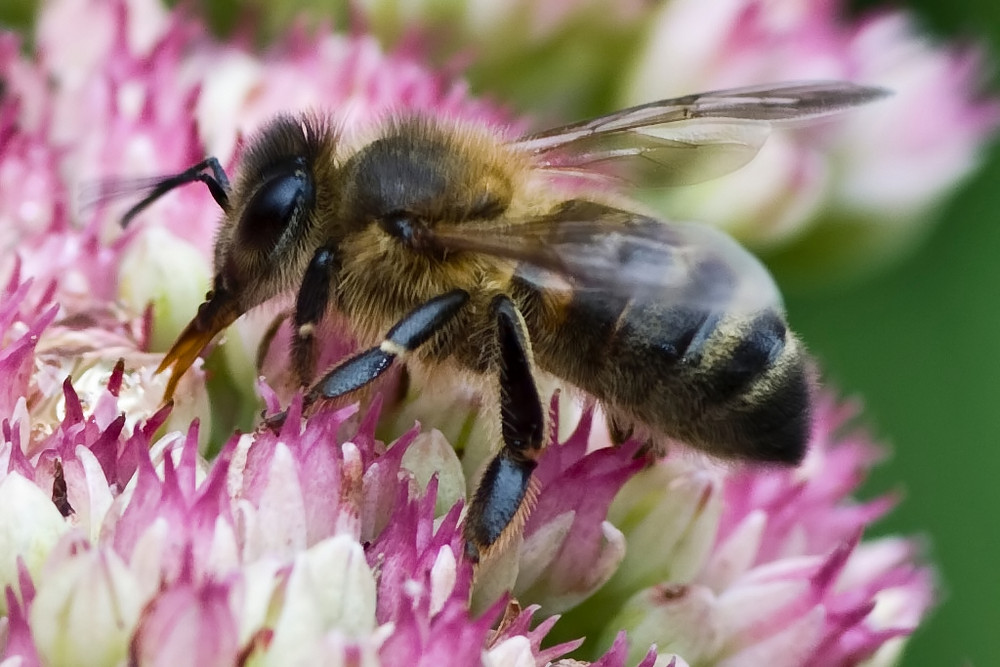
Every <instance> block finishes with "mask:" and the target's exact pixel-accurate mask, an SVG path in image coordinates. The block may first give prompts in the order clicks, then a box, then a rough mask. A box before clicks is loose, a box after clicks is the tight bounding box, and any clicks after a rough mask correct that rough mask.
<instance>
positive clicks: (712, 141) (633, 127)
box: [512, 81, 888, 186]
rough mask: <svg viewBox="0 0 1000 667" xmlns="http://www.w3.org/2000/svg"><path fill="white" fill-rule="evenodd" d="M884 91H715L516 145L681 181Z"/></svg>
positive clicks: (564, 163)
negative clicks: (793, 125) (783, 126)
mask: <svg viewBox="0 0 1000 667" xmlns="http://www.w3.org/2000/svg"><path fill="white" fill-rule="evenodd" d="M887 94H888V91H886V90H884V89H882V88H874V87H868V86H860V85H857V84H853V83H848V82H843V81H809V82H794V83H783V84H777V85H771V86H755V87H750V88H734V89H729V90H718V91H713V92H709V93H700V94H697V95H688V96H685V97H678V98H674V99H669V100H661V101H658V102H650V103H648V104H643V105H640V106H636V107H631V108H629V109H624V110H622V111H618V112H615V113H612V114H609V115H607V116H601V117H599V118H594V119H592V120H587V121H582V122H578V123H573V124H570V125H565V126H563V127H558V128H555V129H551V130H547V131H544V132H540V133H538V134H531V135H527V136H525V137H522V138H521V139H519V140H517V141H515V142H513V144H512V146H513V147H514V148H515V149H516V150H520V151H524V152H527V153H530V154H531V155H533V156H535V158H536V161H537V164H538V166H539V167H540V168H542V169H546V170H554V171H561V172H570V173H584V174H597V175H602V174H603V175H611V176H615V177H619V178H623V179H625V180H628V181H631V182H633V183H635V184H636V185H640V186H663V185H683V184H688V183H695V182H700V181H703V180H707V179H710V178H714V177H717V176H721V175H723V174H725V173H729V172H731V171H733V170H735V169H738V168H739V167H741V166H743V165H744V164H746V163H747V162H749V161H750V160H751V159H752V158H753V157H754V156H755V155H756V154H757V152H758V151H759V150H760V148H761V146H763V144H764V141H765V140H766V139H767V136H768V135H769V134H770V131H771V128H772V126H773V124H774V123H781V122H789V121H796V120H803V119H809V118H816V117H820V116H826V115H830V114H833V113H836V112H839V111H843V110H844V109H848V108H850V107H853V106H857V105H860V104H864V103H867V102H871V101H873V100H876V99H879V98H881V97H884V96H885V95H887Z"/></svg>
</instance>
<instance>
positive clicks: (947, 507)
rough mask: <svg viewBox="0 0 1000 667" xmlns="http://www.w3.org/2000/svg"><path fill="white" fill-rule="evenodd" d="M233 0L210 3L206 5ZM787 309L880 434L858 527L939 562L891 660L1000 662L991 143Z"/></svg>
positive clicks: (968, 10)
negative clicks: (858, 277) (919, 238)
mask: <svg viewBox="0 0 1000 667" xmlns="http://www.w3.org/2000/svg"><path fill="white" fill-rule="evenodd" d="M707 1H711V0H707ZM802 1H803V2H809V0H802ZM33 4H34V3H33V2H30V1H29V0H0V23H7V24H8V25H9V24H11V23H13V24H16V25H20V26H24V25H27V23H28V22H29V21H30V16H31V7H32V6H33ZM240 4H241V3H240V2H239V1H238V0H213V1H212V2H209V3H208V5H209V6H210V8H211V9H212V10H213V13H214V14H215V17H216V18H217V19H218V18H219V16H220V15H221V16H223V17H225V15H227V14H230V12H231V11H232V9H233V8H234V7H235V6H239V5H240ZM289 4H294V3H289ZM307 4H309V3H307ZM853 4H854V6H855V7H856V8H858V9H871V8H876V7H879V6H890V5H888V4H887V3H885V2H881V1H874V0H858V1H856V2H854V3H853ZM906 4H908V5H909V6H910V7H912V8H913V10H914V11H915V13H916V14H917V16H918V19H919V21H921V23H922V24H923V27H924V28H926V29H927V30H929V31H930V32H931V33H933V34H935V35H937V36H939V37H942V38H946V39H948V40H956V39H957V40H974V41H986V42H988V44H989V45H991V46H992V49H993V57H994V58H996V57H997V54H1000V1H998V0H950V2H947V3H946V2H942V1H941V0H909V2H908V3H906ZM286 9H287V6H286ZM220 12H221V14H220ZM230 16H231V14H230ZM223 22H224V19H223ZM994 75H995V72H994ZM994 80H995V77H994ZM993 87H994V89H996V88H998V86H996V85H995V84H994V86H993ZM935 130H936V128H935V127H934V126H932V125H929V126H928V127H927V128H926V131H927V132H934V131H935ZM789 310H790V318H791V321H792V324H793V326H794V327H795V328H796V329H798V331H799V332H800V333H801V334H802V337H803V338H804V339H805V340H806V341H807V344H808V345H809V347H810V348H811V349H812V350H813V352H814V353H815V354H816V355H817V356H818V357H819V358H820V359H821V360H822V362H823V364H824V367H825V369H826V372H827V378H828V380H829V381H831V382H832V383H833V384H834V385H835V386H836V387H838V388H839V389H840V390H841V391H842V392H843V393H845V394H847V395H850V396H856V397H860V398H862V400H863V402H864V405H865V406H866V412H865V421H866V422H867V423H868V424H869V425H870V428H871V430H872V432H873V433H874V434H875V435H876V436H877V437H878V438H879V439H880V440H882V441H884V442H886V443H888V444H889V445H891V447H892V451H893V455H892V457H891V458H890V459H889V460H888V461H887V462H886V463H884V464H883V465H882V466H880V467H879V468H878V469H877V470H876V471H875V473H874V474H873V475H872V477H871V478H870V480H869V481H868V482H867V484H866V486H865V489H864V491H863V494H862V495H864V496H865V497H870V496H871V495H874V494H877V493H880V492H884V491H889V490H895V491H899V490H902V491H903V492H904V499H903V502H902V503H901V504H900V506H899V507H898V508H897V509H896V510H895V511H894V512H893V513H892V515H891V516H890V517H889V518H888V519H887V520H883V521H882V522H880V523H879V524H877V525H875V526H873V527H872V528H871V531H870V535H875V534H892V533H903V534H918V535H924V536H926V537H927V538H928V540H927V541H928V545H929V547H928V555H929V556H930V558H931V559H932V560H933V561H934V562H935V563H936V564H937V566H938V568H939V571H940V579H941V585H942V588H943V599H942V601H941V602H940V604H939V606H938V608H937V609H936V610H935V612H934V613H933V616H932V617H931V618H930V619H929V620H928V622H927V623H926V624H925V625H924V626H923V627H922V628H921V629H920V630H919V632H918V633H917V634H916V636H915V637H914V638H913V639H912V640H911V643H910V645H909V648H908V650H907V654H906V657H905V659H904V661H903V664H904V665H913V666H922V665H928V666H931V665H933V666H935V667H938V666H942V665H946V666H950V665H966V664H972V665H979V666H986V665H1000V521H998V520H997V518H996V516H995V514H994V513H995V512H997V511H998V510H1000V483H998V476H1000V405H998V404H1000V149H998V148H997V147H996V146H994V147H991V149H990V152H989V154H988V161H987V164H986V165H985V168H984V169H982V170H981V171H980V172H979V173H978V174H976V175H975V176H974V178H973V179H971V180H970V182H969V183H967V184H966V185H965V186H964V187H963V188H961V190H960V191H959V192H957V193H956V194H955V195H954V196H953V197H952V198H951V200H950V201H949V202H948V203H947V204H946V205H945V207H944V208H943V209H942V210H941V212H940V220H939V222H938V224H937V226H936V227H934V228H933V229H932V231H931V233H930V235H929V237H928V238H927V239H926V241H925V242H924V243H923V244H922V245H921V246H920V247H919V249H918V250H917V251H916V252H915V253H914V254H912V255H910V256H909V257H907V258H906V259H904V260H903V261H901V262H897V263H896V264H895V265H894V266H892V267H890V268H888V269H885V270H883V271H882V272H880V273H879V274H878V275H876V276H873V277H869V278H868V279H866V280H864V281H862V282H857V283H855V284H852V285H850V286H842V287H840V288H837V289H828V290H826V291H825V292H822V293H812V294H809V295H798V296H796V295H792V296H791V297H790V298H789Z"/></svg>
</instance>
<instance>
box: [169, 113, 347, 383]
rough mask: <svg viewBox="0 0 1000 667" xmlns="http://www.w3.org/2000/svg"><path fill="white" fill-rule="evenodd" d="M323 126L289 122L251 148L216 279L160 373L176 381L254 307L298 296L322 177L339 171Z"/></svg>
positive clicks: (317, 230)
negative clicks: (168, 372)
mask: <svg viewBox="0 0 1000 667" xmlns="http://www.w3.org/2000/svg"><path fill="white" fill-rule="evenodd" d="M332 136H333V135H332V133H330V132H329V131H328V129H327V126H326V125H325V124H324V123H322V122H317V121H315V120H313V119H303V118H293V117H288V116H282V117H279V118H277V119H275V120H274V121H272V122H271V123H269V124H268V125H267V126H266V127H265V128H264V129H263V130H262V131H261V132H260V133H259V134H258V135H257V136H256V137H255V138H253V139H252V140H251V141H250V143H249V144H248V146H247V149H246V151H245V154H244V156H243V159H242V163H241V167H240V171H239V174H238V176H237V178H236V181H235V183H234V185H233V189H232V192H231V193H230V195H229V202H228V206H226V208H225V212H224V216H223V219H222V224H221V225H220V228H219V233H218V236H217V237H216V239H215V258H214V261H215V278H214V281H213V286H212V290H211V291H210V292H209V293H208V294H207V295H206V297H205V302H204V303H202V304H201V306H200V307H199V309H198V313H197V315H195V317H194V319H192V320H191V322H190V323H189V324H188V326H187V328H186V329H185V330H184V331H183V332H182V333H181V335H180V336H179V337H178V339H177V341H176V342H175V343H174V346H173V347H172V348H171V349H170V351H169V352H168V353H167V355H166V357H165V358H164V360H163V363H162V364H161V365H160V370H164V369H166V368H168V367H170V366H173V367H174V369H173V374H172V376H171V379H170V382H169V384H168V386H167V391H166V394H165V396H166V398H167V399H169V398H170V396H171V395H172V393H173V390H174V388H175V386H176V382H177V380H178V379H179V378H180V376H181V375H183V374H184V371H185V370H187V368H188V367H189V366H190V365H191V364H192V363H194V360H195V359H196V358H197V356H198V354H200V353H201V350H202V349H203V348H204V347H205V345H207V344H208V343H209V342H210V341H211V340H212V338H214V337H215V335H216V334H217V333H219V332H220V331H222V330H223V329H225V328H226V327H227V326H229V325H230V324H232V323H233V322H234V321H235V320H236V319H237V318H239V317H240V315H242V314H243V313H245V312H247V311H248V310H250V309H251V308H253V307H254V306H257V305H259V304H261V303H263V302H264V301H267V300H268V299H270V298H272V297H274V296H276V295H278V294H280V293H281V292H284V291H287V290H289V289H291V288H292V287H293V286H294V285H295V284H296V282H297V281H299V280H301V278H302V274H303V272H304V271H305V268H306V266H307V265H308V263H309V260H310V257H311V256H312V253H313V251H314V250H315V248H316V247H317V243H318V236H319V235H320V234H322V225H321V224H320V222H319V219H320V218H321V216H319V215H317V212H316V208H317V199H318V197H317V183H318V182H320V181H321V178H318V177H317V174H316V169H317V168H324V169H332V165H333V161H332V157H331V154H332V149H333V143H334V142H333V140H332Z"/></svg>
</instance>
